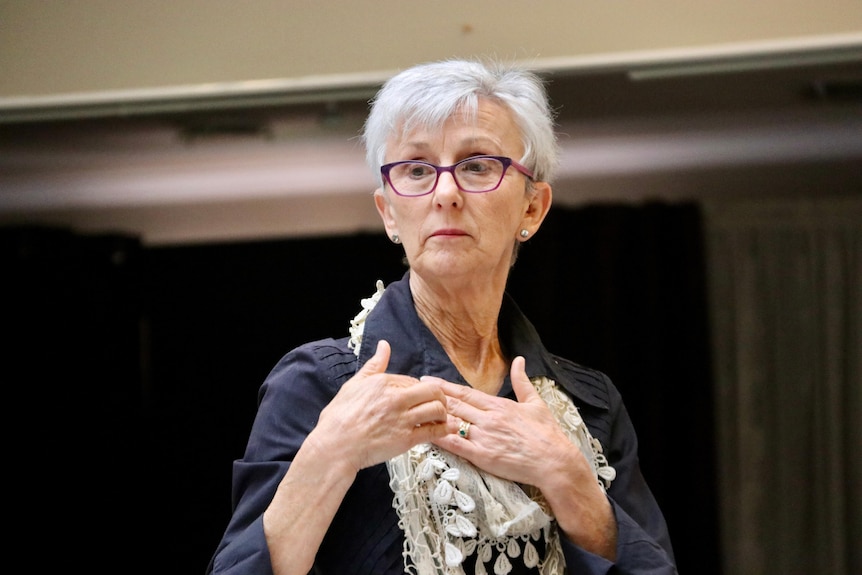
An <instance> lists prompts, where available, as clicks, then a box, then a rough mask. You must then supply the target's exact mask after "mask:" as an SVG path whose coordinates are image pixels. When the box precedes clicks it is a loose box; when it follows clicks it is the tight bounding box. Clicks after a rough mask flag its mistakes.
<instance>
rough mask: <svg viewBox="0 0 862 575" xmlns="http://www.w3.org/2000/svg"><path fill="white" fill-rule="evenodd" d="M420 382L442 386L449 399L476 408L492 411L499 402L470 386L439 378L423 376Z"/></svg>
mask: <svg viewBox="0 0 862 575" xmlns="http://www.w3.org/2000/svg"><path fill="white" fill-rule="evenodd" d="M419 380H420V381H423V382H425V381H427V382H429V383H434V384H435V385H438V386H440V389H442V390H443V393H445V394H446V395H447V396H448V397H450V398H453V399H457V400H459V401H460V402H464V403H466V404H469V405H472V406H473V407H476V408H478V409H482V410H485V409H490V408H491V407H492V406H493V405H494V402H495V401H496V400H497V398H496V397H494V396H492V395H488V394H487V393H485V392H483V391H479V390H478V389H475V388H472V387H470V386H469V385H461V384H458V383H452V382H450V381H446V380H445V379H442V378H439V377H434V376H431V375H423V376H422V377H420V378H419Z"/></svg>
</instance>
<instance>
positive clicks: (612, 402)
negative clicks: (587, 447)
mask: <svg viewBox="0 0 862 575" xmlns="http://www.w3.org/2000/svg"><path fill="white" fill-rule="evenodd" d="M602 378H603V380H604V382H605V384H606V389H607V393H608V397H607V399H608V409H607V410H606V411H605V410H602V411H603V414H602V415H600V416H597V415H596V414H595V413H592V414H590V416H588V415H587V413H584V415H585V420H586V421H587V423H588V424H589V425H590V428H591V432H592V433H593V435H594V436H595V437H596V438H598V439H599V441H601V443H602V445H603V446H604V452H605V455H606V456H607V458H608V462H609V463H610V465H611V466H613V467H614V469H615V470H616V478H615V479H614V481H613V482H612V483H611V486H610V488H609V489H608V499H609V500H610V503H611V506H612V507H613V511H614V515H615V517H616V520H617V558H616V562H614V563H612V562H610V561H608V560H606V559H604V558H603V557H599V556H597V555H593V554H591V553H588V552H586V551H584V550H582V549H580V548H579V547H577V546H575V545H574V544H573V543H571V542H569V541H566V540H565V538H563V542H562V544H563V553H564V555H565V557H566V566H567V571H568V572H569V573H594V574H600V573H601V574H604V573H614V574H632V575H635V574H650V575H660V574H661V575H675V574H676V573H677V570H676V565H675V559H674V555H673V548H672V546H671V542H670V536H669V534H668V529H667V524H666V523H665V519H664V515H663V514H662V512H661V509H660V508H659V506H658V503H657V502H656V500H655V497H654V496H653V494H652V491H650V489H649V486H648V485H647V483H646V480H645V479H644V477H643V474H642V473H641V470H640V464H639V463H638V442H637V434H636V433H635V429H634V426H633V425H632V422H631V419H630V417H629V414H628V411H627V410H626V408H625V405H624V404H623V401H622V397H621V396H620V394H619V391H618V390H617V389H616V387H615V386H614V385H613V384H612V383H611V381H610V380H609V379H608V378H607V376H604V374H602ZM585 411H586V410H585Z"/></svg>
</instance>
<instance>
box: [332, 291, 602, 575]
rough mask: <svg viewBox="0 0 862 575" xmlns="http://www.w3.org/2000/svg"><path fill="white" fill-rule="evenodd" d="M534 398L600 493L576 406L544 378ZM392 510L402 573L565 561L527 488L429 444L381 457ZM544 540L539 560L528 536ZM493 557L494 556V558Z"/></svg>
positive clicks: (547, 515) (457, 573) (596, 460)
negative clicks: (468, 564) (585, 464)
mask: <svg viewBox="0 0 862 575" xmlns="http://www.w3.org/2000/svg"><path fill="white" fill-rule="evenodd" d="M383 291H384V288H383V282H381V281H378V282H377V292H376V293H375V294H374V295H373V296H372V297H370V298H367V299H363V300H362V311H361V312H360V313H359V314H358V315H357V316H356V317H355V318H354V319H353V320H352V321H351V322H350V335H351V337H350V342H349V346H350V348H351V349H353V351H354V353H356V355H357V356H358V355H359V347H360V343H361V341H362V332H363V328H364V323H365V319H366V317H368V314H369V313H370V312H371V310H372V309H373V308H374V306H375V305H377V302H378V301H379V300H380V297H381V296H382V295H383ZM531 381H532V382H533V385H534V386H535V387H536V390H537V391H538V392H539V395H540V396H541V397H542V399H544V400H545V402H546V403H547V404H548V406H549V407H550V408H551V411H552V412H553V413H554V415H555V416H556V418H557V421H558V422H559V423H560V426H561V427H562V429H563V430H564V431H565V432H566V434H567V435H568V436H569V439H570V440H571V441H572V442H573V443H574V444H575V445H577V446H578V447H579V448H580V449H581V452H582V453H583V454H584V456H585V457H586V458H587V461H589V462H590V463H591V464H592V467H593V470H594V471H595V474H596V480H597V482H598V484H599V486H600V487H601V488H602V490H605V489H607V487H609V486H610V484H611V481H613V479H614V478H615V477H616V471H615V470H614V468H613V467H611V466H610V465H608V462H607V459H606V458H605V456H604V454H603V453H602V445H601V443H599V441H598V440H597V439H595V438H594V437H592V435H591V434H590V432H589V430H588V429H587V427H586V425H585V424H584V421H583V419H581V416H580V413H579V412H578V408H577V407H576V406H575V404H574V403H572V400H571V399H570V398H569V396H568V395H567V394H565V393H564V392H563V391H561V390H560V389H559V388H558V387H557V385H556V384H555V383H554V382H553V381H552V380H550V379H548V378H547V377H543V376H542V377H534V378H532V379H531ZM387 467H388V469H389V485H390V487H391V488H392V492H393V493H394V498H393V507H395V509H396V510H397V512H398V517H399V526H400V527H401V529H402V530H403V531H404V553H403V554H404V561H405V570H406V571H407V572H408V573H413V574H421V575H431V574H434V575H444V574H445V575H463V574H464V567H463V562H464V558H465V557H468V556H471V555H473V554H476V563H475V565H476V567H475V575H486V574H487V573H488V572H489V569H493V572H494V573H495V574H496V575H506V574H508V573H509V572H510V571H511V570H512V563H511V559H515V558H517V557H519V556H522V555H523V559H522V560H523V562H524V564H525V565H526V566H527V567H531V568H532V567H538V568H539V573H541V574H542V575H552V574H561V573H563V572H564V569H565V559H564V557H563V552H562V549H561V547H560V540H559V534H558V532H557V528H556V525H555V524H554V520H553V516H552V515H551V511H550V509H549V507H548V505H547V503H546V501H545V499H544V497H542V494H541V493H540V492H539V491H538V490H537V489H535V488H534V487H532V486H528V485H526V486H521V485H518V484H516V483H513V482H511V481H507V480H504V479H500V478H499V477H496V476H494V475H491V474H489V473H486V472H484V471H482V470H481V469H479V468H477V467H475V466H474V465H472V464H471V463H470V462H468V461H466V460H464V459H462V458H460V457H458V456H457V455H454V454H452V453H449V452H447V451H445V450H442V449H440V448H438V447H436V446H435V445H432V444H430V443H424V444H420V445H417V446H415V447H413V448H412V449H410V450H409V451H407V452H405V453H403V454H401V455H399V456H397V457H394V458H392V459H391V460H389V461H388V462H387ZM542 537H544V540H545V557H544V558H541V557H540V556H539V552H538V551H537V550H536V547H535V545H534V541H538V540H539V539H540V538H542ZM495 555H496V558H495Z"/></svg>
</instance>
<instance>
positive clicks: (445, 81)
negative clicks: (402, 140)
mask: <svg viewBox="0 0 862 575" xmlns="http://www.w3.org/2000/svg"><path fill="white" fill-rule="evenodd" d="M480 98H485V99H489V100H493V101H496V102H499V103H501V104H503V105H505V106H506V107H508V108H509V110H511V111H512V114H513V116H514V119H515V122H516V124H517V125H518V127H519V128H520V131H521V138H522V142H523V146H524V155H523V157H521V158H515V159H516V160H517V161H519V162H520V163H521V164H523V165H524V166H526V167H527V168H529V169H530V170H532V171H533V174H534V176H535V178H534V179H535V180H536V181H545V182H550V181H551V180H552V178H553V176H554V172H555V171H556V168H557V162H558V161H559V160H558V159H559V144H558V142H557V137H556V134H555V132H554V112H553V110H552V109H551V106H550V103H549V101H548V96H547V92H546V90H545V85H544V83H543V82H542V80H541V79H540V78H539V77H538V76H537V75H536V74H535V73H533V72H529V71H527V70H524V69H521V68H518V67H515V66H514V65H512V66H509V65H504V64H502V63H499V62H489V63H482V62H479V61H472V60H443V61H439V62H430V63H426V64H419V65H417V66H413V67H412V68H408V69H406V70H404V71H402V72H400V73H398V74H396V75H395V76H393V77H392V78H390V79H389V80H388V81H387V82H386V83H385V84H384V85H383V87H382V88H381V89H380V91H379V92H378V93H377V95H376V96H375V97H374V99H372V101H371V111H370V113H369V115H368V118H367V119H366V121H365V125H364V127H363V130H362V135H361V137H362V141H363V143H364V145H365V153H366V162H367V163H368V166H369V167H370V168H371V170H372V171H373V172H374V174H375V175H376V176H377V177H378V178H381V175H380V166H382V165H383V162H384V159H385V157H386V142H387V140H388V139H389V137H390V136H392V135H393V134H394V133H395V130H401V133H402V134H404V133H406V132H409V131H410V130H412V129H414V128H416V127H422V128H426V129H430V130H434V129H439V128H440V127H442V126H443V124H444V123H445V122H446V120H448V119H449V118H450V117H451V116H452V115H453V114H455V113H464V114H466V115H467V117H473V118H475V117H476V113H477V110H478V105H479V100H480ZM379 183H380V184H381V185H382V183H383V182H382V179H381V180H380V181H379Z"/></svg>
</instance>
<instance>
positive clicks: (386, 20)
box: [0, 0, 862, 98]
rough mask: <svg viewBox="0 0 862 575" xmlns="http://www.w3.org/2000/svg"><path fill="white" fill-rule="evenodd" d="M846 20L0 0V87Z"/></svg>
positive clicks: (196, 78)
mask: <svg viewBox="0 0 862 575" xmlns="http://www.w3.org/2000/svg"><path fill="white" fill-rule="evenodd" d="M859 31H862V1H860V0H819V1H818V0H809V1H806V0H758V1H752V0H721V1H715V0H711V1H706V0H553V1H548V0H545V1H542V2H533V1H528V0H515V1H494V0H471V1H464V0H457V1H451V0H438V1H425V2H418V1H408V0H374V1H356V0H329V1H320V0H309V1H300V0H294V1H288V0H254V1H233V0H182V1H178V0H145V1H142V0H0V98H4V97H5V98H10V97H30V96H35V97H41V96H48V95H57V94H68V93H78V92H102V91H114V90H138V89H152V88H161V87H167V86H185V85H197V84H210V83H222V82H228V83H232V82H239V81H248V80H266V79H284V78H302V77H307V76H315V77H317V76H321V75H331V74H335V75H340V74H346V73H348V74H353V73H378V74H379V73H388V72H389V71H392V70H395V69H398V68H401V67H404V66H407V65H410V64H413V63H416V62H418V61H424V60H429V59H438V58H444V57H449V56H474V55H481V54H494V55H497V56H503V57H505V58H512V59H517V60H526V61H536V62H537V63H547V62H549V61H551V62H556V61H558V60H559V59H561V60H560V61H562V62H563V63H567V62H571V61H572V59H575V60H577V59H581V60H580V61H587V62H589V61H591V60H590V58H593V59H597V60H595V61H599V62H602V61H606V60H605V59H609V60H610V61H614V59H621V60H626V59H627V58H631V57H633V55H634V54H635V53H640V54H642V53H643V52H644V51H646V52H648V53H653V52H657V53H659V54H660V53H662V52H664V51H671V52H674V51H679V50H682V51H685V50H690V49H702V48H703V47H716V46H725V45H743V46H744V45H747V44H749V43H763V42H766V43H770V42H777V43H779V44H784V43H793V42H795V41H797V40H800V39H801V40H803V41H805V40H806V39H812V38H822V37H830V36H833V35H844V34H858V33H859ZM584 59H585V60H584ZM558 63H559V62H558Z"/></svg>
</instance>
